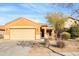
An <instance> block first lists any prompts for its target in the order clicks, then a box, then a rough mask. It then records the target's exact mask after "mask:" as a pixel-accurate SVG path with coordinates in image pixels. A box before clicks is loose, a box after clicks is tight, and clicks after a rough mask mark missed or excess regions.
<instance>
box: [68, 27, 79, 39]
mask: <svg viewBox="0 0 79 59" xmlns="http://www.w3.org/2000/svg"><path fill="white" fill-rule="evenodd" d="M68 32H69V33H71V38H76V37H79V26H75V27H71V28H70V29H69V31H68Z"/></svg>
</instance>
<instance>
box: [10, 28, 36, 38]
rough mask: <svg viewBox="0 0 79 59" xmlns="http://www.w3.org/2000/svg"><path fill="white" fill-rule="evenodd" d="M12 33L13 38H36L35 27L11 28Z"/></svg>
mask: <svg viewBox="0 0 79 59" xmlns="http://www.w3.org/2000/svg"><path fill="white" fill-rule="evenodd" d="M10 35H11V36H10V38H11V39H13V40H35V29H11V31H10Z"/></svg>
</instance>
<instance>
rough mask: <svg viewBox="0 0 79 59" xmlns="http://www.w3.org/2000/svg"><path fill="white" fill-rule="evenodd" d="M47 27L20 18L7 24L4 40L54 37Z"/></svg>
mask: <svg viewBox="0 0 79 59" xmlns="http://www.w3.org/2000/svg"><path fill="white" fill-rule="evenodd" d="M47 30H50V29H49V28H48V26H47V25H42V24H40V23H36V22H33V21H31V20H29V19H26V18H22V17H20V18H18V19H16V20H14V21H11V22H9V23H7V24H5V33H4V39H10V40H37V39H41V38H42V37H43V38H45V37H47V35H49V36H52V35H51V33H52V31H49V32H46V31H47Z"/></svg>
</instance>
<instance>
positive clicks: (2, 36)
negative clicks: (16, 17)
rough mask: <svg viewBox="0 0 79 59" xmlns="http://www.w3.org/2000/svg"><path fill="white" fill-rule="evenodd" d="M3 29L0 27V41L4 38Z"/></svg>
mask: <svg viewBox="0 0 79 59" xmlns="http://www.w3.org/2000/svg"><path fill="white" fill-rule="evenodd" d="M4 32H5V28H4V26H0V39H2V38H4Z"/></svg>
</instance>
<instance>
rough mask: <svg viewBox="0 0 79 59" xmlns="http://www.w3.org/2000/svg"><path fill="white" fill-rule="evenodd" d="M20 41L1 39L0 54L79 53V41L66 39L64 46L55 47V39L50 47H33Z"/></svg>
mask: <svg viewBox="0 0 79 59" xmlns="http://www.w3.org/2000/svg"><path fill="white" fill-rule="evenodd" d="M17 43H18V41H13V40H0V56H62V55H64V56H73V55H74V56H75V55H77V56H78V55H79V41H75V40H68V41H65V45H66V46H65V47H64V48H58V47H55V46H54V44H55V40H53V41H52V42H51V43H53V45H51V46H50V47H49V48H50V49H49V48H46V47H44V46H41V47H35V46H34V47H33V46H31V45H30V44H29V45H28V44H26V45H25V46H21V45H17Z"/></svg>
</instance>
